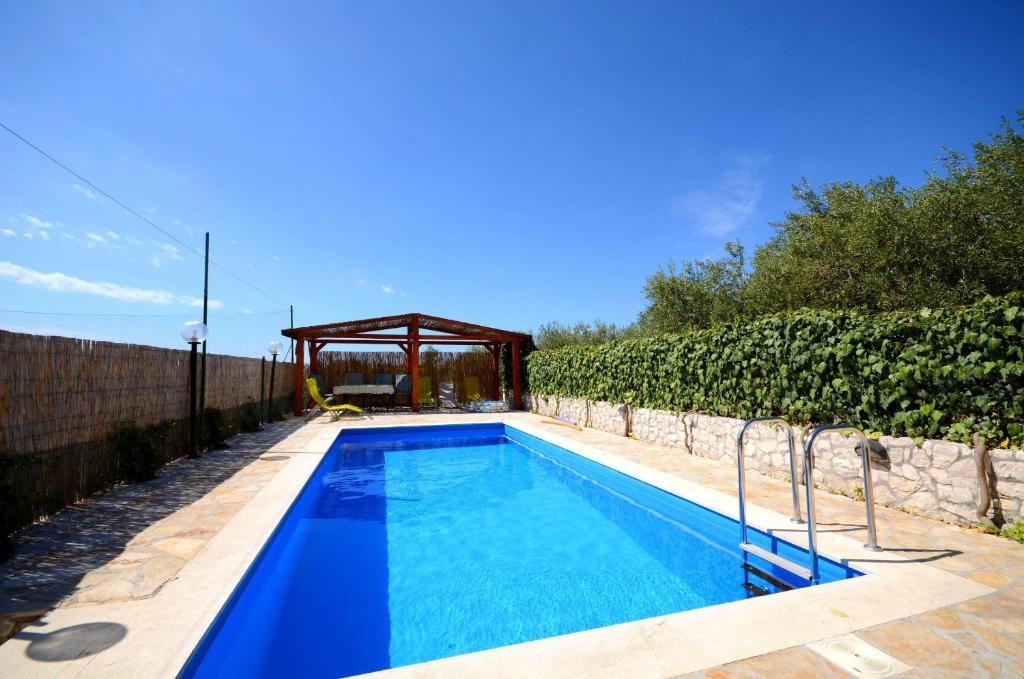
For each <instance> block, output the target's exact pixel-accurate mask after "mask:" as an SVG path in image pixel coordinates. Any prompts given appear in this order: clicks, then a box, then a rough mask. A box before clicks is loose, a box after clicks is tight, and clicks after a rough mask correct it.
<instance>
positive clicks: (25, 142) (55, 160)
mask: <svg viewBox="0 0 1024 679" xmlns="http://www.w3.org/2000/svg"><path fill="white" fill-rule="evenodd" d="M0 127H2V128H4V129H5V130H7V131H8V132H10V133H11V134H12V135H14V137H16V138H17V139H18V140H20V141H21V142H23V143H24V144H25V145H27V146H28V147H29V148H31V149H32V150H34V151H36V152H37V153H39V154H40V155H42V156H43V157H44V158H46V159H47V160H49V161H50V162H52V163H54V164H55V165H57V166H58V167H60V168H61V169H62V170H64V171H65V172H67V173H68V174H70V175H72V176H73V177H75V178H77V179H78V180H80V181H82V182H84V183H85V184H88V185H89V186H90V187H91V188H93V189H95V190H96V192H97V193H99V194H101V195H102V196H103V197H105V198H107V199H108V200H110V201H112V202H114V203H115V204H116V205H118V206H120V207H121V208H123V209H124V210H125V211H127V212H128V213H130V214H131V215H133V216H134V217H136V218H137V219H140V220H142V221H143V222H145V223H146V224H148V225H149V226H151V227H153V228H154V229H156V230H157V231H159V232H160V233H162V234H163V235H165V236H167V237H168V238H170V239H171V240H173V241H174V242H175V243H177V244H179V245H180V246H182V247H183V248H185V249H186V250H188V251H189V252H192V253H193V254H195V255H197V256H199V257H205V255H204V254H203V253H202V252H200V251H199V250H196V249H195V248H194V247H192V246H191V245H189V244H188V243H186V242H185V241H183V240H181V239H180V238H178V237H177V236H175V235H173V234H172V233H170V232H169V231H167V230H166V229H164V228H163V227H161V226H159V225H157V224H154V223H153V222H152V221H151V220H149V219H148V218H146V217H145V216H143V215H142V214H140V213H139V212H136V211H135V210H133V209H132V208H130V207H128V206H127V205H125V204H124V203H122V202H121V201H120V200H118V199H117V198H115V197H114V196H112V195H110V194H109V193H107V192H106V191H104V190H103V189H101V188H100V187H98V186H96V185H95V184H93V183H92V182H91V181H89V180H88V179H86V178H85V177H83V176H82V175H80V174H78V173H77V172H75V171H74V170H72V169H71V168H70V167H68V166H67V165H65V164H64V163H62V162H60V161H59V160H57V159H56V158H54V157H53V156H51V155H50V154H49V153H47V152H46V151H44V150H43V149H41V148H39V147H38V146H36V145H35V144H33V143H32V142H30V141H29V140H28V139H25V137H23V136H21V135H20V134H18V133H17V132H15V131H14V130H12V129H11V128H9V127H7V125H5V124H4V123H3V122H0ZM210 264H213V265H214V266H215V267H217V268H218V269H220V270H221V271H223V272H224V273H226V274H227V275H229V276H231V277H232V278H234V279H235V280H237V281H239V282H240V283H242V284H244V285H247V286H248V287H250V288H252V289H253V290H255V291H256V292H258V293H260V294H261V295H264V296H266V297H268V298H269V299H272V300H274V301H275V302H277V303H278V304H282V305H284V304H285V302H282V301H281V300H279V299H278V298H276V297H274V296H273V295H271V294H270V293H269V292H267V291H266V290H263V289H261V288H259V287H257V286H255V285H253V284H252V283H250V282H249V281H247V280H245V279H244V278H242V277H241V276H239V275H238V274H236V273H235V272H233V271H231V270H230V269H228V268H227V267H224V266H222V265H220V264H218V263H217V262H215V261H214V260H213V259H211V260H210Z"/></svg>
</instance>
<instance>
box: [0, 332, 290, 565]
mask: <svg viewBox="0 0 1024 679" xmlns="http://www.w3.org/2000/svg"><path fill="white" fill-rule="evenodd" d="M293 366H294V364H292V363H282V364H281V365H279V366H278V370H277V379H276V381H275V384H274V394H273V402H274V404H275V405H276V407H277V409H278V410H279V409H280V408H281V407H282V406H286V405H287V404H288V403H289V402H290V400H291V395H292V389H293V383H292V380H291V373H292V368H293ZM260 368H261V361H260V360H259V359H253V358H241V357H238V356H224V355H220V354H210V355H208V356H207V359H206V370H207V380H206V406H207V408H217V409H219V410H220V411H221V417H220V418H218V419H219V425H218V426H220V427H221V428H222V430H221V433H222V434H226V435H230V434H231V433H233V432H235V431H238V430H239V429H241V428H243V427H246V426H249V427H251V426H253V425H252V419H253V418H252V415H253V413H255V417H256V418H257V421H258V418H259V416H260V415H259V412H258V410H256V408H254V407H253V406H251V405H250V404H252V403H257V402H259V400H260V384H261V380H260ZM269 373H270V366H267V367H266V374H267V377H268V382H269ZM188 380H189V352H188V351H183V350H177V349H162V348H158V347H150V346H142V345H134V344H115V343H111V342H93V341H89V340H81V339H74V338H68V337H49V336H38V335H25V334H20V333H13V332H7V331H3V330H0V558H3V556H4V551H5V550H4V548H5V547H8V546H9V545H7V544H6V541H5V539H4V538H5V536H6V534H8V533H10V532H13V531H15V530H18V529H19V528H22V527H23V526H26V525H28V524H30V523H31V522H32V521H35V520H37V519H39V518H41V517H44V516H47V515H49V514H52V513H53V512H56V511H58V510H60V509H62V508H63V507H66V506H67V505H69V504H72V503H74V502H78V501H79V500H82V499H84V498H87V497H89V496H90V495H92V494H93V493H96V492H98V491H101V490H103V489H105V488H108V487H110V486H111V485H112V484H114V483H118V482H120V481H123V480H124V474H123V473H122V471H121V470H120V466H121V465H122V464H123V460H122V458H121V456H122V455H125V454H127V455H131V454H132V452H133V451H131V450H128V451H123V450H122V451H119V450H117V449H116V446H115V445H113V444H112V442H111V434H112V433H113V432H114V431H115V430H116V429H117V428H118V427H119V426H121V425H123V424H125V423H127V422H132V423H134V424H136V425H138V426H139V427H142V428H144V431H145V432H146V433H145V436H146V437H147V440H148V441H149V442H150V443H151V444H152V445H153V447H154V450H153V454H155V460H156V462H157V464H164V463H167V462H170V461H172V460H174V459H176V458H178V457H181V456H182V455H183V454H184V453H185V452H186V451H187V445H188V435H189V430H188V408H189V394H188V383H189V382H188ZM267 386H268V387H269V384H268V385H267ZM266 397H267V398H269V395H266ZM247 410H248V413H247V412H246V411H247ZM245 422H249V423H250V424H245Z"/></svg>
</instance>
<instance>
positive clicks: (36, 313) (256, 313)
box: [0, 309, 288, 318]
mask: <svg viewBox="0 0 1024 679" xmlns="http://www.w3.org/2000/svg"><path fill="white" fill-rule="evenodd" d="M286 313H288V309H277V310H274V311H252V312H248V313H246V312H244V311H236V312H226V313H223V314H219V313H211V314H210V315H211V316H214V317H215V318H220V317H224V316H269V315H271V314H286ZM0 314H31V315H33V316H81V317H88V318H191V317H192V316H195V314H90V313H75V312H64V311H29V310H27V309H0Z"/></svg>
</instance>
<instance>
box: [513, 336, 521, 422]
mask: <svg viewBox="0 0 1024 679" xmlns="http://www.w3.org/2000/svg"><path fill="white" fill-rule="evenodd" d="M521 354H522V349H521V347H520V343H519V342H513V343H512V404H513V407H515V409H516V410H522V409H523V394H522V391H521V390H522V385H521V384H520V382H521V381H522V380H521V379H520V377H519V368H520V364H521V363H522V360H521Z"/></svg>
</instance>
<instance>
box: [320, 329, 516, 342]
mask: <svg viewBox="0 0 1024 679" xmlns="http://www.w3.org/2000/svg"><path fill="white" fill-rule="evenodd" d="M408 339H409V335H408V334H406V335H397V334H385V333H374V332H365V333H364V332H346V333H341V334H338V335H323V336H319V337H317V340H319V341H324V342H335V341H345V340H375V341H378V342H395V341H408ZM514 339H517V338H516V337H513V336H511V335H485V334H481V335H446V334H439V335H420V343H421V344H427V343H428V342H430V341H434V340H439V341H452V342H454V341H467V342H511V341H512V340H514Z"/></svg>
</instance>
